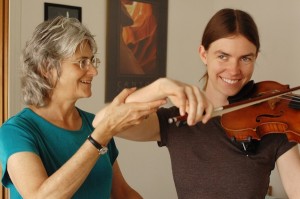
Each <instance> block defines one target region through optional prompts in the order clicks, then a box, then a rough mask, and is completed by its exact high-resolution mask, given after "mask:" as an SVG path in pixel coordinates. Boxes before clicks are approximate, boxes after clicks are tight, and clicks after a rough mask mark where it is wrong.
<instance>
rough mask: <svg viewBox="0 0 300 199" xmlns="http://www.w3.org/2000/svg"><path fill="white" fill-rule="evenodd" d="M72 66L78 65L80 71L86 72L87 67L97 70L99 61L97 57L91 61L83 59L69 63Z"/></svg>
mask: <svg viewBox="0 0 300 199" xmlns="http://www.w3.org/2000/svg"><path fill="white" fill-rule="evenodd" d="M70 62H71V63H73V64H78V65H79V67H80V69H81V70H88V69H89V66H90V65H92V66H94V68H96V69H97V68H99V66H100V63H101V61H100V59H99V58H97V57H93V58H92V59H89V58H83V59H80V60H78V61H70Z"/></svg>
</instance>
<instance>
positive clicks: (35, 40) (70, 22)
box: [21, 16, 97, 107]
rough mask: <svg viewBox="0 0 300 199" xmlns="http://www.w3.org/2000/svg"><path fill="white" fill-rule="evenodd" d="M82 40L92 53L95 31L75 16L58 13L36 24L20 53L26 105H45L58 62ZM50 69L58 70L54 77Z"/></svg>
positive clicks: (94, 48)
mask: <svg viewBox="0 0 300 199" xmlns="http://www.w3.org/2000/svg"><path fill="white" fill-rule="evenodd" d="M83 41H87V42H88V44H89V45H90V47H91V49H92V52H93V53H94V54H95V53H96V52H97V45H96V41H95V39H94V35H92V34H91V33H90V31H89V30H88V29H87V28H86V27H85V26H84V25H83V24H82V23H81V22H79V21H78V20H77V19H75V18H66V17H62V16H59V17H56V18H54V19H52V20H49V21H45V22H42V23H41V24H39V25H38V26H37V27H36V29H35V30H34V32H33V35H32V38H31V39H30V40H29V41H27V42H26V46H25V48H24V50H23V54H22V57H21V61H22V74H21V87H22V94H23V100H24V102H25V104H26V105H34V106H37V107H43V106H45V105H47V103H48V101H49V98H50V95H51V92H52V89H53V88H54V87H55V84H56V81H57V80H58V79H59V77H60V75H61V65H60V62H61V61H62V60H63V59H66V58H69V57H71V56H72V55H74V54H75V51H76V49H77V47H78V46H79V45H82V44H83ZM81 47H82V46H81ZM51 71H57V78H56V80H55V81H54V78H53V77H52V76H51V74H52V73H51ZM46 75H47V77H46Z"/></svg>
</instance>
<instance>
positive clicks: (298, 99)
mask: <svg viewBox="0 0 300 199" xmlns="http://www.w3.org/2000/svg"><path fill="white" fill-rule="evenodd" d="M278 98H280V99H283V100H286V101H285V102H286V103H288V101H292V102H296V103H300V96H299V97H298V96H296V95H291V94H286V95H282V96H279V97H278Z"/></svg>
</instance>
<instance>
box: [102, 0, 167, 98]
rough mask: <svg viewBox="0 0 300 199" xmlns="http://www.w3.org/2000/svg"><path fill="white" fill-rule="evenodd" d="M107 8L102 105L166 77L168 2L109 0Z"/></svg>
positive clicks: (156, 0)
mask: <svg viewBox="0 0 300 199" xmlns="http://www.w3.org/2000/svg"><path fill="white" fill-rule="evenodd" d="M107 6H108V7H107V10H108V11H107V40H106V77H105V102H110V101H112V100H113V98H115V97H116V96H117V95H118V94H119V93H120V92H121V91H122V90H123V89H124V88H131V87H137V88H140V87H143V86H146V85H148V84H150V83H151V82H153V81H155V80H156V79H158V78H160V77H165V76H166V53H167V16H168V0H109V1H107ZM125 9H126V10H125Z"/></svg>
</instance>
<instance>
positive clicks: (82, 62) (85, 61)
mask: <svg viewBox="0 0 300 199" xmlns="http://www.w3.org/2000/svg"><path fill="white" fill-rule="evenodd" d="M79 63H80V67H81V68H82V69H85V68H86V67H87V66H88V65H89V64H90V60H89V59H82V60H80V61H79Z"/></svg>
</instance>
